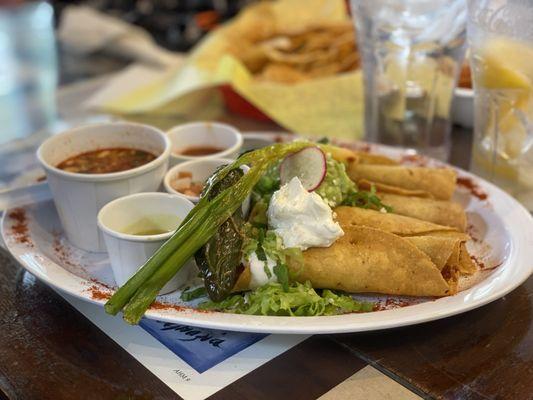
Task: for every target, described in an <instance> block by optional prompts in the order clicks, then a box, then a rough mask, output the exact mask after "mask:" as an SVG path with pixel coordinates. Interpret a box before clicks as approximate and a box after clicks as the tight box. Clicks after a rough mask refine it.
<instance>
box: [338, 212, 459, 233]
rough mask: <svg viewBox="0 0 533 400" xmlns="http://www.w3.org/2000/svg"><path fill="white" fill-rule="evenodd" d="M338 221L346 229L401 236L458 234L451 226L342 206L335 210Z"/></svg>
mask: <svg viewBox="0 0 533 400" xmlns="http://www.w3.org/2000/svg"><path fill="white" fill-rule="evenodd" d="M334 212H335V214H336V220H337V221H338V222H339V224H340V225H341V227H342V228H343V229H344V228H346V227H350V226H368V227H370V228H374V229H380V230H382V231H385V232H389V233H394V234H396V235H400V236H420V235H423V234H429V233H431V234H433V233H435V232H457V229H455V228H452V227H450V226H444V225H437V224H434V223H432V222H427V221H422V220H419V219H416V218H410V217H405V216H403V215H398V214H393V213H382V212H379V211H375V210H368V209H365V208H359V207H348V206H340V207H337V208H335V209H334Z"/></svg>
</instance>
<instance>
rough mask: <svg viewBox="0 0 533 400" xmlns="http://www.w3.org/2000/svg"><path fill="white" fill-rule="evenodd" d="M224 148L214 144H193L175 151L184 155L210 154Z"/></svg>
mask: <svg viewBox="0 0 533 400" xmlns="http://www.w3.org/2000/svg"><path fill="white" fill-rule="evenodd" d="M224 150H225V149H222V148H220V147H214V146H193V147H187V148H185V149H183V150H179V151H178V152H177V153H178V154H182V155H184V156H193V157H197V156H208V155H210V154H215V153H220V152H221V151H224Z"/></svg>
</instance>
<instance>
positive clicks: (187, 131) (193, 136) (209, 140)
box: [167, 122, 243, 165]
mask: <svg viewBox="0 0 533 400" xmlns="http://www.w3.org/2000/svg"><path fill="white" fill-rule="evenodd" d="M167 135H168V137H169V139H170V141H171V142H172V152H171V155H170V165H176V164H179V163H182V162H184V161H190V160H198V159H199V158H237V156H238V155H239V152H240V150H241V147H242V142H243V139H242V135H241V133H240V132H239V131H238V130H237V128H234V127H233V126H230V125H227V124H222V123H219V122H191V123H189V124H184V125H178V126H176V127H174V128H172V129H171V130H169V131H168V132H167ZM203 146H205V147H217V148H220V149H223V150H222V151H219V152H216V153H212V154H208V155H203V156H187V155H183V154H179V151H180V150H185V149H187V148H191V147H203Z"/></svg>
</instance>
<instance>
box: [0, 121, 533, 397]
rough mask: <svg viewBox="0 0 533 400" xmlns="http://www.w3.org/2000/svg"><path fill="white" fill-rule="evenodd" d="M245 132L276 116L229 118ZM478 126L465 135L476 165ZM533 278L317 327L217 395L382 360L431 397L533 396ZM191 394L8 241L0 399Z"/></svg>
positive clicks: (298, 382)
mask: <svg viewBox="0 0 533 400" xmlns="http://www.w3.org/2000/svg"><path fill="white" fill-rule="evenodd" d="M224 119H225V120H227V121H229V122H231V123H233V124H236V125H239V126H240V127H241V128H243V129H272V128H275V127H274V126H272V125H271V124H258V123H256V122H253V121H248V120H243V119H241V118H238V117H235V116H231V115H227V116H225V117H224ZM470 141H471V132H470V131H468V130H465V129H461V128H458V127H455V128H454V132H453V149H452V155H451V162H452V163H453V164H455V165H458V166H461V167H463V168H466V167H467V166H468V160H469V155H470ZM532 309H533V278H530V279H529V280H528V281H527V282H526V283H525V284H523V285H522V286H520V287H519V288H518V289H516V290H515V291H514V292H512V293H511V294H509V295H508V296H506V297H504V298H502V299H500V300H497V301H495V302H493V303H491V304H489V305H486V306H484V307H481V308H479V309H477V310H474V311H471V312H468V313H465V314H462V315H459V316H455V317H451V318H446V319H444V320H440V321H435V322H430V323H425V324H420V325H417V326H412V327H406V328H398V329H393V330H388V331H380V332H372V333H359V334H344V335H323V336H313V337H311V338H309V339H307V340H306V341H304V342H302V343H301V344H300V345H298V346H296V347H294V348H292V349H291V350H289V351H287V352H286V353H284V354H282V355H281V356H279V357H277V358H276V359H274V360H272V361H270V362H268V363H267V364H265V365H263V366H261V367H260V368H258V369H256V370H255V371H253V372H251V373H250V374H248V375H246V376H245V377H243V378H241V379H239V380H238V381H236V382H234V383H233V384H231V385H230V386H228V387H226V388H225V389H223V390H222V391H220V392H218V393H216V394H215V395H214V396H213V398H214V399H228V400H239V399H258V400H261V399H277V398H280V399H291V400H292V399H315V398H317V397H318V396H320V395H322V394H324V393H325V392H327V391H328V390H330V389H331V388H333V387H334V386H336V385H338V384H339V383H341V382H342V381H344V380H345V379H346V378H348V377H350V376H351V375H352V374H354V373H355V372H356V371H358V370H360V369H361V368H363V367H364V366H366V365H368V364H370V365H372V366H373V367H375V368H377V369H378V370H380V371H382V372H383V373H385V374H386V375H388V376H389V377H391V378H393V379H394V380H396V381H397V382H399V383H401V384H402V385H404V386H405V387H407V388H409V389H410V390H411V391H413V392H415V393H417V394H418V395H419V396H421V397H424V398H444V399H513V400H515V399H516V400H521V399H528V398H533V323H532V316H533V311H532ZM4 398H5V399H10V400H12V399H43V400H44V399H54V400H59V399H175V398H179V397H178V396H176V395H175V394H174V392H172V391H171V390H170V389H169V388H168V387H167V386H166V385H164V384H163V383H162V382H161V381H159V380H158V378H156V377H155V376H154V375H152V374H151V373H150V372H149V371H148V370H146V369H145V368H144V367H143V366H142V365H141V364H140V363H139V362H138V361H136V360H135V359H134V358H133V357H131V356H130V355H129V354H128V353H127V352H125V351H124V350H123V349H122V348H120V347H119V345H117V344H116V343H115V342H114V341H112V340H111V339H110V338H109V337H107V336H106V335H105V334H104V333H103V332H102V331H100V330H99V328H97V327H96V326H95V325H93V324H92V323H91V322H90V321H89V320H87V319H86V318H85V317H84V316H82V315H81V314H80V313H79V312H78V311H77V310H76V309H74V308H73V307H72V306H71V305H70V304H69V303H67V302H66V301H65V300H64V299H63V298H62V297H60V296H59V295H58V294H56V293H55V292H54V291H53V290H52V289H50V288H49V287H47V286H46V285H44V284H43V283H41V282H39V281H37V280H36V279H35V278H34V277H33V276H32V275H31V274H29V273H27V272H25V271H24V270H23V269H22V268H21V267H20V266H19V265H18V264H17V263H16V262H14V261H13V260H12V259H11V258H10V256H9V255H8V254H7V253H6V252H5V251H3V250H0V399H4Z"/></svg>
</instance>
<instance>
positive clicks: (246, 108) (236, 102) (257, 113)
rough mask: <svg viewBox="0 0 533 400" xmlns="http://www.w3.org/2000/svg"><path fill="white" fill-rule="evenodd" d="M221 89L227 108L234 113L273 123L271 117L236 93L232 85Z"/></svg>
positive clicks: (223, 86)
mask: <svg viewBox="0 0 533 400" xmlns="http://www.w3.org/2000/svg"><path fill="white" fill-rule="evenodd" d="M219 89H220V92H221V93H222V97H223V98H224V104H225V105H226V108H227V109H228V110H229V111H231V112H232V113H234V114H238V115H242V116H243V117H247V118H252V119H256V120H259V121H272V119H271V118H270V117H268V116H267V115H266V114H264V113H263V112H262V111H261V110H259V109H258V108H257V107H256V106H254V105H253V104H252V103H250V102H249V101H248V100H246V99H245V98H244V97H242V96H241V95H240V94H239V93H237V92H235V91H234V90H233V88H232V87H231V86H230V85H222V86H220V88H219Z"/></svg>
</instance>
